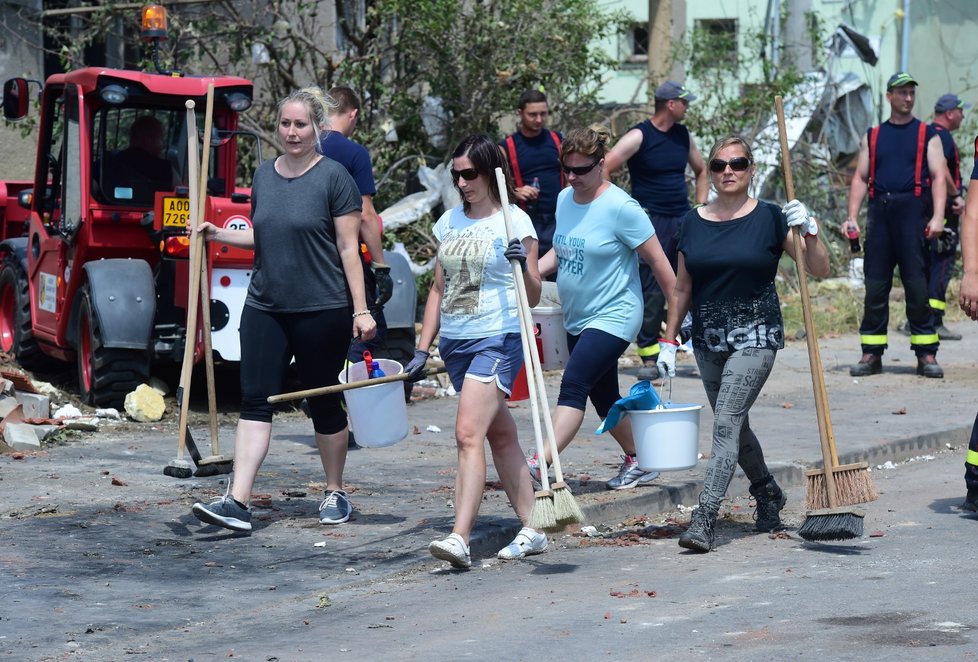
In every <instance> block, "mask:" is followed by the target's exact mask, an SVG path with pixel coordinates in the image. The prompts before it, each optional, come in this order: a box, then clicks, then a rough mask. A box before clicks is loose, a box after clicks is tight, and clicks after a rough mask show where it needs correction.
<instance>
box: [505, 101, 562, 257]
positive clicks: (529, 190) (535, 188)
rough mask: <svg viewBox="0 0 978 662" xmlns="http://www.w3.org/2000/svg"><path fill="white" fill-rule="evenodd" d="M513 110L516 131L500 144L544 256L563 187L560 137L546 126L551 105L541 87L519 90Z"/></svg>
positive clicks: (549, 244)
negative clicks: (524, 90)
mask: <svg viewBox="0 0 978 662" xmlns="http://www.w3.org/2000/svg"><path fill="white" fill-rule="evenodd" d="M516 114H517V115H518V116H519V123H518V124H517V127H516V128H517V131H516V133H513V134H511V135H509V136H507V137H506V139H505V140H503V141H502V142H500V143H499V147H500V149H502V150H503V155H504V156H505V157H506V159H507V160H508V161H509V168H510V170H511V171H512V173H513V180H514V182H515V184H516V202H517V204H519V206H520V207H522V208H523V210H524V211H525V212H526V213H527V215H528V216H529V217H530V220H531V221H532V222H533V228H534V229H535V230H536V231H537V241H538V242H539V254H540V255H541V256H543V255H545V254H546V253H547V251H549V250H550V248H551V247H552V246H553V243H552V242H553V236H554V228H555V227H556V225H557V221H556V219H555V217H554V212H555V211H556V209H557V194H558V193H560V189H562V188H564V178H563V174H562V172H561V170H560V141H561V140H563V138H562V137H561V135H560V134H559V133H557V132H556V131H551V130H550V129H547V128H546V125H547V119H548V117H549V116H550V106H549V105H547V97H546V95H544V94H543V92H541V91H540V90H527V91H526V92H524V93H523V94H521V95H520V101H519V106H518V108H517V110H516Z"/></svg>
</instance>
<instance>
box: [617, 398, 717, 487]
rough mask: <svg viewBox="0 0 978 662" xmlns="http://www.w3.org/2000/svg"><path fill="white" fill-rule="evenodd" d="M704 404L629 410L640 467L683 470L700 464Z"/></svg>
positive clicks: (657, 469)
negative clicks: (700, 437)
mask: <svg viewBox="0 0 978 662" xmlns="http://www.w3.org/2000/svg"><path fill="white" fill-rule="evenodd" d="M702 408H703V405H688V404H670V405H666V408H665V409H644V410H642V409H640V410H633V411H629V412H628V421H629V423H631V426H632V436H633V437H634V438H635V454H636V460H637V461H638V467H639V469H642V470H644V471H681V470H683V469H692V468H693V467H695V466H696V459H697V456H698V454H699V433H700V410H701V409H702Z"/></svg>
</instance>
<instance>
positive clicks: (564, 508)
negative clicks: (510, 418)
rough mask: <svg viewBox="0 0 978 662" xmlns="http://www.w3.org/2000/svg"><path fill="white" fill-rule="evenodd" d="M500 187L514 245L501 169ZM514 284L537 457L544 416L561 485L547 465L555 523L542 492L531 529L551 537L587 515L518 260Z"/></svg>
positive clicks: (544, 482) (543, 477)
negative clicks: (576, 491)
mask: <svg viewBox="0 0 978 662" xmlns="http://www.w3.org/2000/svg"><path fill="white" fill-rule="evenodd" d="M495 174H496V184H497V188H498V189H499V194H500V202H501V204H502V208H503V220H504V223H505V225H506V239H507V241H512V240H513V239H514V238H515V233H514V232H513V221H512V218H511V216H510V211H509V196H508V194H507V193H506V177H505V175H504V174H503V171H502V169H501V168H496V171H495ZM512 266H513V280H514V281H515V282H516V302H517V309H518V316H519V320H520V338H521V341H522V343H523V356H524V363H525V364H526V375H527V385H528V387H529V388H528V389H527V390H528V391H529V392H530V408H531V410H532V413H533V426H534V432H535V433H536V435H537V457H539V458H540V459H541V461H543V460H544V459H545V457H546V455H545V451H544V449H543V444H542V440H541V434H540V417H541V416H542V418H543V422H544V427H545V432H546V434H547V436H548V438H549V439H550V445H551V449H552V451H553V453H552V455H553V458H552V459H553V462H554V472H555V475H556V478H557V481H556V482H555V483H554V484H553V485H552V486H551V485H550V484H549V476H547V475H546V473H547V471H546V463H545V462H544V466H543V467H542V468H541V469H542V470H541V472H540V473H541V485H542V486H543V488H544V490H547V489H548V488H552V489H551V490H550V493H551V494H552V502H551V503H552V506H553V512H554V521H553V523H551V522H550V521H549V516H550V514H549V512H546V510H545V509H546V508H547V506H546V505H545V504H543V502H542V500H541V499H540V498H539V495H540V492H538V493H537V495H538V498H537V499H535V500H534V512H536V511H538V510H540V511H541V512H543V513H545V514H544V515H539V514H538V515H537V516H534V515H533V514H532V513H531V516H530V524H529V526H530V527H531V528H534V529H538V530H543V531H547V532H550V533H553V532H556V531H560V530H562V529H563V528H564V527H566V526H568V525H570V524H575V523H580V522H583V521H584V513H583V512H582V511H581V508H580V506H578V505H577V501H576V500H575V499H574V495H573V494H571V491H570V488H569V487H568V486H567V483H565V482H564V475H563V472H562V471H561V468H560V458H559V455H558V453H557V442H556V437H555V436H554V430H553V422H552V421H551V419H550V411H549V409H548V402H549V400H548V399H547V390H546V385H545V383H544V378H543V368H542V364H541V362H540V353H539V351H538V350H537V344H536V340H535V337H534V333H533V316H532V314H531V313H530V305H529V300H528V299H527V294H526V284H525V283H524V282H523V274H522V270H521V268H520V266H519V263H518V262H516V261H515V260H514V261H513V265H512ZM537 523H539V524H541V526H535V524H537Z"/></svg>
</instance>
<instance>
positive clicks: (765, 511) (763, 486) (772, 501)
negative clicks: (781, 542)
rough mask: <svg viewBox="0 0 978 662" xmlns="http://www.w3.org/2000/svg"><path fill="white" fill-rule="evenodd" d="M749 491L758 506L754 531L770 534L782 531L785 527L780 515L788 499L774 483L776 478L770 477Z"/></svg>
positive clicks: (751, 487)
mask: <svg viewBox="0 0 978 662" xmlns="http://www.w3.org/2000/svg"><path fill="white" fill-rule="evenodd" d="M748 491H749V492H750V494H751V496H752V497H754V502H755V503H756V504H757V508H756V510H755V511H754V530H755V531H763V532H768V531H777V530H778V529H781V528H782V526H783V525H782V524H781V515H780V513H781V509H782V508H784V504H785V503H787V501H788V497H786V496H785V494H784V492H783V491H782V490H781V488H780V487H778V484H777V483H776V482H774V478H773V477H769V478H768V479H767V480H766V481H762V482H761V483H758V484H757V485H756V486H755V485H751V486H750V488H749V489H748Z"/></svg>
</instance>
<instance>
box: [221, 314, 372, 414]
mask: <svg viewBox="0 0 978 662" xmlns="http://www.w3.org/2000/svg"><path fill="white" fill-rule="evenodd" d="M350 314H351V313H350V309H349V308H334V309H332V310H315V311H311V312H305V313H271V312H266V311H263V310H258V309H257V308H253V307H251V306H247V305H246V306H245V307H244V310H243V311H242V312H241V332H240V333H241V415H240V416H241V418H242V419H243V420H246V421H261V422H263V423H271V422H272V413H273V411H274V409H275V405H271V404H269V403H268V401H267V398H268V396H270V395H274V394H276V393H281V392H282V387H283V386H284V384H285V371H286V370H287V369H288V367H289V361H290V360H291V359H292V357H293V356H295V364H296V369H297V370H298V372H299V379H300V380H301V381H302V385H303V388H307V389H308V388H319V387H320V386H332V385H333V384H336V383H338V379H337V376H338V375H339V373H340V371H341V370H342V369H343V365H344V363H345V361H346V351H347V348H348V347H349V344H350V332H351V330H352V328H353V325H352V323H351V321H350V319H351V318H350ZM309 409H310V411H311V413H312V424H313V427H314V428H315V430H316V432H318V433H319V434H335V433H337V432H339V431H341V430H342V429H343V428H345V427H346V413H345V412H344V411H343V405H342V397H341V396H340V394H338V393H336V394H333V395H321V396H319V397H315V398H309Z"/></svg>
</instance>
